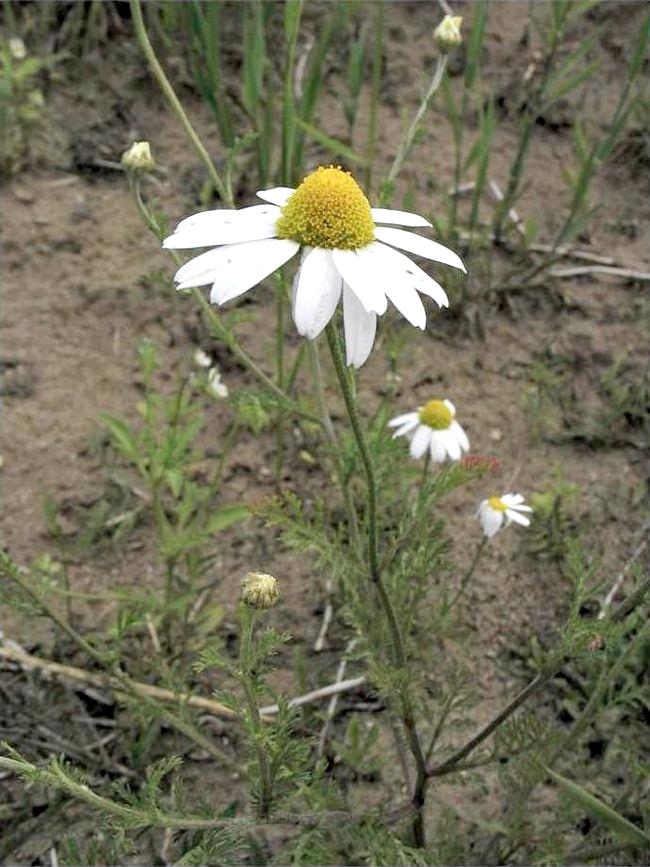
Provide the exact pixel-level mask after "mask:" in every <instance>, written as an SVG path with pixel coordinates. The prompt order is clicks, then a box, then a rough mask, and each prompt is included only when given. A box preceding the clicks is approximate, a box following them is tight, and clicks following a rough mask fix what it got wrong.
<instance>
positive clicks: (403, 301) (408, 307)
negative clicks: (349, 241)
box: [366, 244, 427, 331]
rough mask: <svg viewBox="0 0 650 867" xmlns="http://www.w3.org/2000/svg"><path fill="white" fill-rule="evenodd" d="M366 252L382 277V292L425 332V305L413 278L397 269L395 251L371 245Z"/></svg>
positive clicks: (379, 245) (378, 245) (380, 245)
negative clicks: (413, 283) (416, 289)
mask: <svg viewBox="0 0 650 867" xmlns="http://www.w3.org/2000/svg"><path fill="white" fill-rule="evenodd" d="M366 250H367V255H368V256H372V259H373V266H374V270H375V271H376V272H377V271H378V272H379V273H380V274H381V276H382V282H381V284H380V285H381V288H382V290H383V291H384V292H385V293H386V295H387V296H388V298H390V300H391V301H392V302H393V304H394V305H395V307H397V309H398V310H399V312H400V313H401V314H402V316H403V317H404V318H405V319H406V320H407V321H408V322H410V323H411V325H415V327H416V328H420V329H422V330H423V331H424V329H425V327H426V324H427V313H426V310H425V309H424V304H423V303H422V301H421V300H420V296H419V295H418V293H417V292H416V291H415V289H414V288H413V285H412V279H411V277H410V276H409V275H408V274H406V275H405V274H404V271H403V270H400V268H399V267H395V259H394V257H393V255H392V253H393V252H394V251H393V250H391V249H390V248H389V247H385V246H384V245H383V244H370V245H369V246H368V247H367V248H366Z"/></svg>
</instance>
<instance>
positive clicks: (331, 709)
mask: <svg viewBox="0 0 650 867" xmlns="http://www.w3.org/2000/svg"><path fill="white" fill-rule="evenodd" d="M323 622H324V621H323ZM321 631H322V630H321ZM356 645H357V639H356V638H353V639H352V641H350V642H348V646H347V647H346V648H345V653H344V654H343V658H342V659H341V661H340V662H339V667H338V670H337V672H336V681H335V683H342V681H343V675H344V674H345V669H346V668H347V664H348V660H347V655H348V653H351V652H352V651H353V650H354V648H355V647H356ZM339 695H340V693H338V692H336V693H334V695H333V696H332V697H331V698H330V702H329V704H328V706H327V716H326V717H325V723H324V724H323V728H322V729H321V733H320V737H319V739H318V758H320V757H321V756H322V755H323V753H324V752H325V742H326V740H327V734H328V732H329V728H330V725H331V723H332V720H333V719H334V714H335V713H336V705H337V704H338V701H339Z"/></svg>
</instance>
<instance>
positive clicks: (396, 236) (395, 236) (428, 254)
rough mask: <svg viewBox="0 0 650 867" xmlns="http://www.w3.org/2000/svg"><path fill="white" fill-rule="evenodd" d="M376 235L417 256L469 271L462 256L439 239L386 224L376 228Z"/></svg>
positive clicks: (385, 241) (387, 242)
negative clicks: (388, 226)
mask: <svg viewBox="0 0 650 867" xmlns="http://www.w3.org/2000/svg"><path fill="white" fill-rule="evenodd" d="M375 237H376V238H377V239H378V240H379V241H383V242H384V243H385V244H390V245H391V246H393V247H399V248H400V249H401V250H408V252H409V253H415V255H416V256H422V257H424V258H425V259H431V260H432V261H434V262H442V263H443V264H444V265H451V267H452V268H459V269H460V270H461V271H464V272H465V273H467V269H466V268H465V266H464V265H463V263H462V261H461V258H460V256H458V255H457V254H456V253H454V251H453V250H450V249H449V247H445V246H444V244H439V243H438V242H437V241H432V240H431V239H430V238H423V237H422V235H416V234H415V233H414V232H405V231H404V230H403V229H388V228H386V227H384V226H377V227H376V228H375Z"/></svg>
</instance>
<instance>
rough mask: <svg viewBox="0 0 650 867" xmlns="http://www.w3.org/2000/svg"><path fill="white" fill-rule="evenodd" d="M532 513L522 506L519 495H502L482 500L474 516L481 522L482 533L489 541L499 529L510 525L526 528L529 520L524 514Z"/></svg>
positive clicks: (522, 500) (522, 502)
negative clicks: (519, 525)
mask: <svg viewBox="0 0 650 867" xmlns="http://www.w3.org/2000/svg"><path fill="white" fill-rule="evenodd" d="M532 511H533V510H532V509H531V507H530V506H526V505H524V498H523V497H522V495H521V494H502V496H500V497H497V496H492V497H488V498H487V500H483V502H482V503H481V504H480V506H479V507H478V511H477V512H476V515H477V517H478V519H479V520H480V522H481V526H482V527H483V532H484V533H485V535H486V536H487V538H488V539H490V538H492V536H494V535H495V534H496V533H498V532H499V530H500V529H501V527H507V526H508V524H511V523H514V524H521V526H522V527H528V526H529V524H530V518H527V517H526V515H525V514H524V513H525V512H532Z"/></svg>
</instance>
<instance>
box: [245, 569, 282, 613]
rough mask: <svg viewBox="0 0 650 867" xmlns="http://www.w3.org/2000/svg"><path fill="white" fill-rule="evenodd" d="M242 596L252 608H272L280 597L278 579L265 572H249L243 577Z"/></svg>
mask: <svg viewBox="0 0 650 867" xmlns="http://www.w3.org/2000/svg"><path fill="white" fill-rule="evenodd" d="M241 598H242V602H243V603H244V604H245V605H248V606H250V607H251V608H262V609H264V608H272V607H273V606H274V605H275V603H276V602H277V601H278V599H279V598H280V584H279V583H278V579H277V578H274V577H273V575H266V574H265V573H264V572H249V573H248V575H245V576H244V577H243V578H242V582H241Z"/></svg>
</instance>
